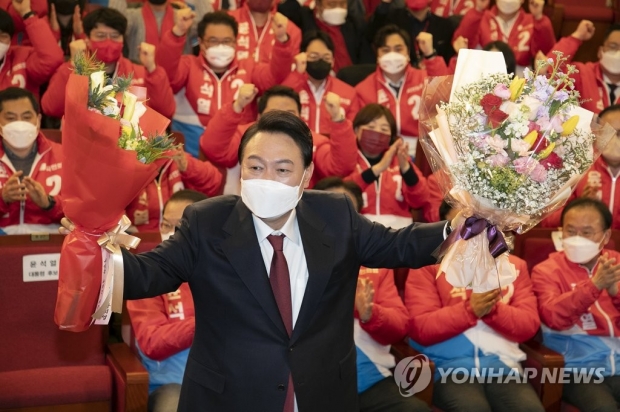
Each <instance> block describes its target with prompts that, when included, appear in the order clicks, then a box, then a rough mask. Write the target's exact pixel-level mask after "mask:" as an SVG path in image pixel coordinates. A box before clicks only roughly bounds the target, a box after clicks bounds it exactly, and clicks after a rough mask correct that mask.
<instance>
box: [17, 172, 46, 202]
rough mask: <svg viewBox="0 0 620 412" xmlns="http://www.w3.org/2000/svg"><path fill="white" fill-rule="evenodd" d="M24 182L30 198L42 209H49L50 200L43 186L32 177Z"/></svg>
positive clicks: (28, 177) (25, 178) (27, 177)
mask: <svg viewBox="0 0 620 412" xmlns="http://www.w3.org/2000/svg"><path fill="white" fill-rule="evenodd" d="M23 182H24V186H26V193H27V194H28V196H30V199H32V201H33V202H34V203H35V204H36V205H37V206H39V207H40V208H41V209H46V208H48V207H49V205H50V200H49V197H48V195H47V192H46V191H45V188H44V187H43V185H42V184H41V183H39V182H37V181H36V180H34V179H33V178H31V177H30V176H26V177H24V179H23Z"/></svg>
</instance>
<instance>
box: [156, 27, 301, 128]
mask: <svg viewBox="0 0 620 412" xmlns="http://www.w3.org/2000/svg"><path fill="white" fill-rule="evenodd" d="M185 42H186V39H185V36H182V37H178V36H175V35H174V34H173V33H172V31H169V32H168V33H164V34H163V35H162V39H161V47H162V49H164V50H167V51H168V52H167V53H159V54H157V57H156V59H157V64H158V65H160V66H161V67H163V68H164V69H165V70H166V72H167V73H168V76H169V77H170V85H171V86H172V91H173V92H174V93H178V92H179V91H180V90H181V89H183V88H185V96H186V97H187V100H188V101H189V104H190V105H191V106H192V108H193V109H194V111H195V112H196V114H197V115H198V118H199V119H200V123H201V124H202V125H203V126H205V127H207V125H208V124H209V122H210V121H211V119H212V118H213V116H215V114H216V113H217V112H218V111H219V110H220V109H221V108H222V106H224V105H225V104H226V103H232V102H233V101H234V99H235V96H236V95H237V91H238V90H237V89H238V88H239V87H240V86H241V85H243V84H245V83H253V84H254V85H255V86H256V87H257V88H258V89H259V93H262V92H264V91H265V90H267V89H268V88H270V87H271V86H274V85H276V84H279V83H281V82H282V81H283V80H284V79H285V78H286V76H288V74H289V73H290V72H291V65H292V64H293V56H294V55H295V53H296V51H295V50H294V49H293V47H294V46H293V45H292V43H291V42H290V41H287V42H286V43H280V42H276V44H275V45H274V46H273V47H274V56H273V58H272V59H271V60H270V62H269V64H267V63H255V62H254V60H252V59H245V60H242V61H237V60H236V59H235V60H233V61H232V63H231V65H230V67H229V69H228V71H226V73H224V75H223V76H222V77H221V78H218V77H217V75H216V74H215V73H214V72H213V71H212V70H211V69H210V68H209V66H208V65H207V63H206V61H205V58H204V56H203V55H202V54H201V55H199V56H190V55H183V48H184V47H185ZM243 114H244V120H245V123H248V122H253V121H254V120H255V119H256V104H255V103H253V104H252V105H251V107H250V109H249V110H244V112H243Z"/></svg>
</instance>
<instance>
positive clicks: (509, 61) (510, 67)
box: [483, 40, 517, 73]
mask: <svg viewBox="0 0 620 412" xmlns="http://www.w3.org/2000/svg"><path fill="white" fill-rule="evenodd" d="M491 49H497V50H499V51H500V52H502V54H503V55H504V60H505V61H506V70H507V72H508V73H516V70H517V59H516V58H515V53H514V52H513V51H512V48H511V47H510V46H509V45H508V44H507V43H504V42H503V41H499V40H496V41H492V42H490V43H487V44H486V45H485V46H484V47H483V50H486V51H489V50H491Z"/></svg>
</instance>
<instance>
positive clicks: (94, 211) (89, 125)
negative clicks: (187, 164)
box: [54, 74, 170, 332]
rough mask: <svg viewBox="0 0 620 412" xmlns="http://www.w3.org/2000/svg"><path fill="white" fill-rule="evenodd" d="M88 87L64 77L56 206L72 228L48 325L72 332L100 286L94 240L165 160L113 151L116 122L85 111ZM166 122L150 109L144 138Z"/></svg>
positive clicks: (84, 323) (83, 325) (85, 320)
mask: <svg viewBox="0 0 620 412" xmlns="http://www.w3.org/2000/svg"><path fill="white" fill-rule="evenodd" d="M88 87H89V85H88V77H87V76H79V75H76V74H72V75H71V76H70V78H69V82H68V83H67V89H66V102H65V113H66V114H65V118H64V123H63V132H62V140H63V141H62V146H63V154H64V160H63V165H62V179H63V188H62V190H63V199H62V206H63V210H64V213H65V216H66V217H67V218H69V219H70V220H71V221H72V222H73V224H74V225H75V227H76V229H75V230H74V231H73V232H72V233H71V234H69V235H67V237H66V238H65V240H64V243H63V245H62V250H61V256H60V269H59V270H60V271H59V280H58V297H57V300H56V310H55V313H54V321H55V322H56V324H57V325H58V326H59V328H60V329H63V330H67V331H72V332H81V331H84V330H87V329H88V328H89V326H90V325H91V324H92V322H93V318H92V314H93V313H94V311H95V309H96V305H97V300H98V298H99V293H100V289H101V284H102V254H101V247H100V246H99V245H98V243H97V240H98V238H99V237H100V236H101V234H103V233H104V232H105V231H106V230H108V229H110V228H113V227H114V226H115V225H116V224H117V223H118V221H119V220H120V218H121V217H122V216H123V214H124V211H125V208H126V207H127V205H128V204H129V203H130V202H131V201H132V200H133V199H134V198H135V197H136V196H137V195H138V194H139V193H140V192H141V191H142V190H143V189H144V188H145V187H146V186H147V185H148V184H149V183H150V182H151V181H153V179H154V178H155V177H156V176H157V173H158V170H159V168H160V167H161V165H162V164H163V163H165V162H166V161H167V160H166V159H160V160H158V161H156V162H154V163H151V164H143V163H140V162H139V161H138V159H137V157H136V152H135V151H128V150H124V149H121V148H120V147H118V139H119V136H120V133H121V125H120V121H119V120H115V119H112V118H110V117H106V116H104V115H102V114H99V113H97V112H93V111H90V110H88ZM169 123H170V121H169V120H168V119H167V118H165V117H163V116H162V115H160V114H159V113H157V112H155V111H153V110H151V109H147V112H146V113H145V114H144V115H143V116H142V117H141V118H140V127H141V129H142V130H143V133H144V134H145V135H146V136H148V135H150V134H151V133H164V132H165V129H166V127H167V126H168V124H169Z"/></svg>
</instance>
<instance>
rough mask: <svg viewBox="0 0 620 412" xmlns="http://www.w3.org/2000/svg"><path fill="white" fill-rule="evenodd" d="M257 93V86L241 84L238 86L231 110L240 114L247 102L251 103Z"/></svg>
mask: <svg viewBox="0 0 620 412" xmlns="http://www.w3.org/2000/svg"><path fill="white" fill-rule="evenodd" d="M257 94H258V88H257V87H256V86H255V85H254V84H252V83H244V84H242V85H241V87H239V94H237V99H236V100H235V101H234V102H233V110H234V111H235V113H237V114H240V113H241V112H242V111H243V109H245V107H246V106H247V105H248V104H250V103H252V101H253V100H254V98H255V97H256V95H257Z"/></svg>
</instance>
